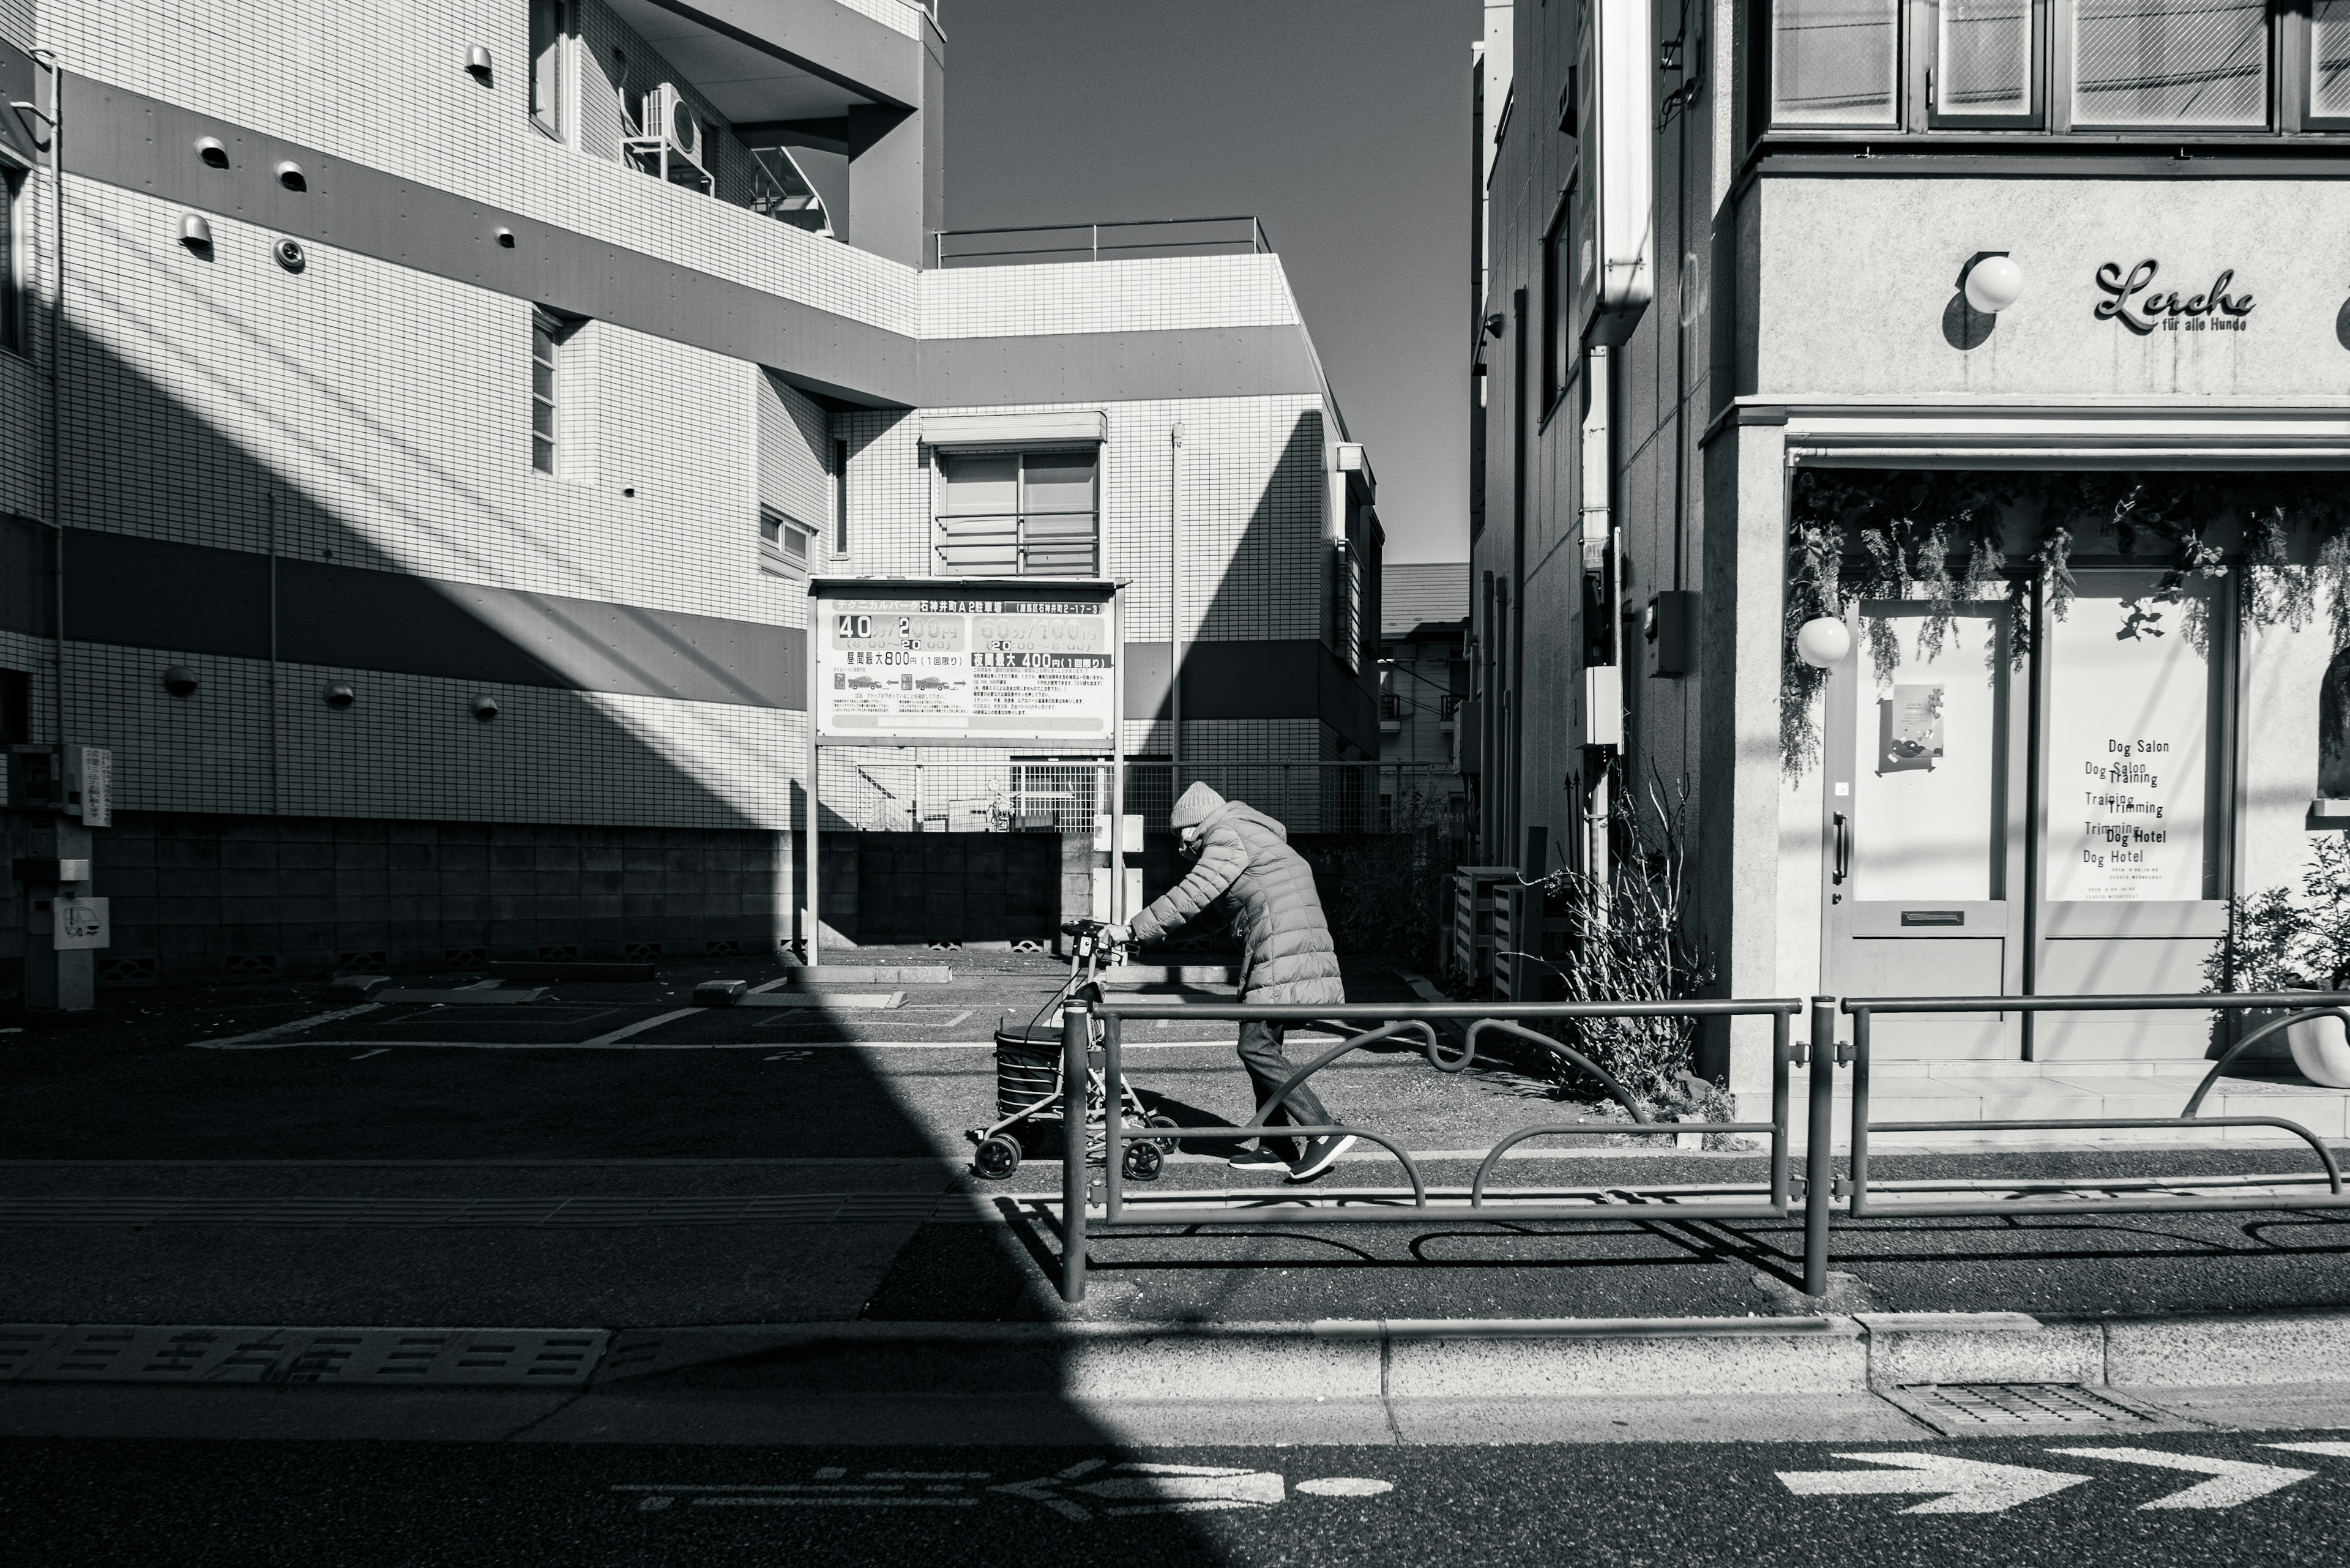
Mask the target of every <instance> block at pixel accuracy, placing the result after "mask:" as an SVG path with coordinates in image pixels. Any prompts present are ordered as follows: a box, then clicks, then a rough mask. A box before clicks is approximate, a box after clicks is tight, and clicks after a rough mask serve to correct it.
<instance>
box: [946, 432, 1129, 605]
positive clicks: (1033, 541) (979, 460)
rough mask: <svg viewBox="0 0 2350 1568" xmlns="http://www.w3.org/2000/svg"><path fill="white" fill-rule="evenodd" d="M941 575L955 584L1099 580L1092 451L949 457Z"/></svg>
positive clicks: (1096, 464)
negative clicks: (971, 579)
mask: <svg viewBox="0 0 2350 1568" xmlns="http://www.w3.org/2000/svg"><path fill="white" fill-rule="evenodd" d="M941 467H942V468H943V470H944V475H945V484H944V487H943V504H942V505H941V510H940V513H939V532H938V553H939V568H940V570H941V572H942V573H944V574H945V575H946V576H957V577H1092V576H1100V575H1101V561H1100V555H1101V552H1100V520H1101V513H1100V498H1099V490H1100V484H1099V480H1100V469H1101V460H1100V458H1099V456H1098V454H1097V452H1096V451H1095V450H1094V449H1092V448H1087V449H1085V450H1082V451H1063V452H949V453H947V454H945V456H944V459H943V462H942V463H941Z"/></svg>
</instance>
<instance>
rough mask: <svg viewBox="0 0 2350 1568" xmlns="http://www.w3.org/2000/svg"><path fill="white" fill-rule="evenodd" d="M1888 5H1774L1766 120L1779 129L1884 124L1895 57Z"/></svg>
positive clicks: (1896, 22) (1819, 0) (1891, 4)
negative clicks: (1768, 106) (1769, 99)
mask: <svg viewBox="0 0 2350 1568" xmlns="http://www.w3.org/2000/svg"><path fill="white" fill-rule="evenodd" d="M1900 37H1901V33H1900V13H1899V9H1898V5H1896V4H1895V0H1774V3H1773V5H1772V7H1771V118H1772V119H1773V121H1775V122H1776V123H1778V124H1781V125H1854V126H1872V125H1891V124H1893V123H1894V122H1895V119H1896V114H1895V92H1894V84H1895V79H1896V76H1897V64H1896V63H1897V61H1898V57H1899V44H1900Z"/></svg>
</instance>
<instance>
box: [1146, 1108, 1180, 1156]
mask: <svg viewBox="0 0 2350 1568" xmlns="http://www.w3.org/2000/svg"><path fill="white" fill-rule="evenodd" d="M1149 1125H1150V1126H1152V1127H1181V1126H1182V1125H1183V1124H1182V1123H1181V1122H1179V1121H1177V1120H1176V1119H1175V1118H1174V1117H1173V1116H1166V1115H1160V1116H1152V1117H1151V1118H1150V1122H1149ZM1154 1147H1157V1149H1158V1150H1159V1153H1161V1154H1173V1153H1174V1152H1175V1151H1176V1150H1177V1149H1178V1148H1180V1147H1182V1139H1180V1138H1172V1137H1162V1138H1159V1139H1158V1140H1157V1142H1156V1144H1155V1145H1154Z"/></svg>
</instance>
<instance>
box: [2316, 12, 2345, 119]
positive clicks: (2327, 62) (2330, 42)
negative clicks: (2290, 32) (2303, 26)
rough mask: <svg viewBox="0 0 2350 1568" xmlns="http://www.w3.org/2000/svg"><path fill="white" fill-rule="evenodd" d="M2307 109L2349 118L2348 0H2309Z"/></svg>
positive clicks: (2326, 115)
mask: <svg viewBox="0 0 2350 1568" xmlns="http://www.w3.org/2000/svg"><path fill="white" fill-rule="evenodd" d="M2309 112H2310V113H2311V114H2312V115H2316V116H2322V117H2324V118H2325V119H2350V0H2311V4H2310V7H2309Z"/></svg>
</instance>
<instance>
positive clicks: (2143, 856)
mask: <svg viewBox="0 0 2350 1568" xmlns="http://www.w3.org/2000/svg"><path fill="white" fill-rule="evenodd" d="M2075 576H2077V578H2078V580H2079V584H2080V592H2079V595H2078V597H2076V598H2075V599H2074V602H2073V605H2072V607H2071V611H2070V613H2069V614H2067V615H2066V616H2065V618H2064V619H2062V620H2057V619H2055V618H2053V617H2043V622H2044V625H2045V631H2044V634H2043V639H2042V640H2043V653H2042V658H2041V660H2040V664H2041V669H2040V671H2039V675H2040V680H2041V683H2042V685H2041V698H2040V700H2041V705H2042V711H2043V712H2045V713H2046V715H2047V722H2046V728H2045V733H2044V738H2043V742H2042V746H2041V754H2042V774H2041V782H2040V790H2041V811H2040V839H2041V853H2040V857H2039V867H2038V877H2039V888H2038V890H2037V900H2036V908H2035V917H2034V924H2035V926H2036V928H2037V929H2036V935H2037V940H2036V942H2035V945H2034V953H2033V976H2032V989H2033V991H2034V992H2039V993H2041V994H2043V995H2061V994H2066V993H2085V992H2195V991H2200V990H2201V989H2202V988H2203V972H2202V970H2203V960H2204V957H2205V955H2207V954H2208V953H2210V950H2211V949H2212V946H2213V945H2214V943H2216V942H2217V941H2218V940H2220V939H2221V938H2222V937H2224V936H2225V935H2226V933H2227V905H2226V903H2225V901H2224V899H2223V898H2222V890H2223V889H2224V888H2226V886H2227V877H2226V871H2227V867H2226V847H2227V835H2226V833H2225V831H2224V825H2225V823H2226V821H2227V820H2228V813H2227V811H2226V809H2225V794H2224V788H2225V775H2226V773H2227V770H2226V768H2225V766H2224V763H2225V759H2226V756H2227V753H2228V748H2227V746H2226V745H2225V744H2224V743H2223V742H2224V731H2223V729H2222V727H2221V725H2220V722H2219V720H2220V714H2221V713H2222V711H2223V706H2224V705H2223V703H2222V701H2221V694H2222V692H2223V691H2224V690H2225V686H2226V682H2227V680H2228V676H2229V670H2228V666H2229V664H2230V660H2229V659H2226V658H2225V657H2224V656H2220V657H2215V650H2220V649H2229V648H2231V647H2233V646H2234V626H2233V622H2232V617H2231V614H2230V610H2231V606H2230V603H2229V601H2228V599H2227V597H2226V596H2225V595H2224V594H2223V593H2222V592H2221V591H2220V588H2221V584H2220V583H2219V582H2214V581H2211V580H2208V579H2206V580H2199V581H2195V582H2191V583H2189V585H2188V587H2187V590H2186V593H2185V597H2184V600H2183V602H2180V603H2174V604H2164V603H2161V602H2159V601H2158V600H2157V599H2156V598H2155V597H2154V595H2155V592H2156V588H2157V587H2158V581H2159V576H2158V574H2157V573H2154V572H2147V571H2124V570H2096V571H2091V570H2084V571H2080V572H2077V573H2076V574H2075ZM2209 1044H2210V1025H2209V1021H2208V1019H2207V1018H2206V1017H2205V1016H2204V1015H2202V1014H2199V1013H2193V1012H2181V1013H2170V1014H2164V1013H2138V1012H2107V1013H2079V1014H2071V1015H2063V1014H2058V1015H2051V1016H2049V1017H2047V1018H2044V1019H2040V1020H2037V1021H2036V1022H2035V1026H2034V1029H2033V1054H2034V1055H2035V1056H2039V1057H2044V1058H2048V1059H2059V1058H2063V1057H2066V1056H2073V1057H2087V1058H2094V1059H2101V1060H2112V1059H2116V1058H2127V1057H2150V1058H2168V1057H2179V1058H2196V1057H2200V1056H2201V1055H2202V1054H2204V1052H2205V1050H2206V1048H2207V1046H2208V1045H2209Z"/></svg>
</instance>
